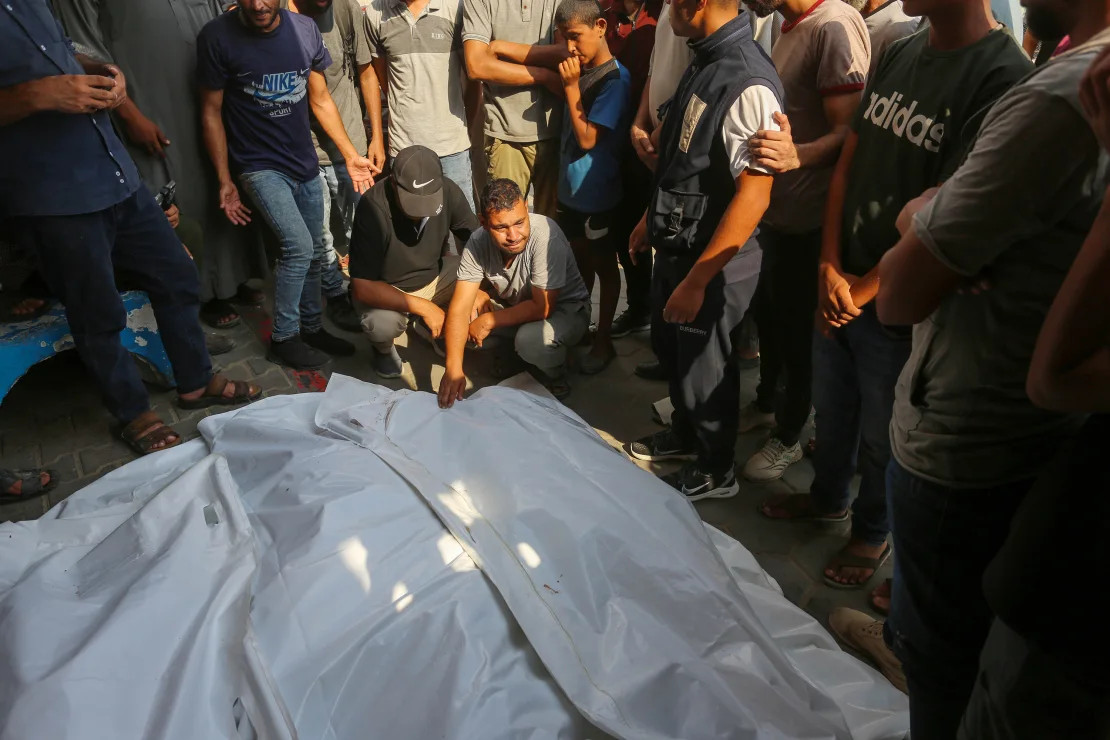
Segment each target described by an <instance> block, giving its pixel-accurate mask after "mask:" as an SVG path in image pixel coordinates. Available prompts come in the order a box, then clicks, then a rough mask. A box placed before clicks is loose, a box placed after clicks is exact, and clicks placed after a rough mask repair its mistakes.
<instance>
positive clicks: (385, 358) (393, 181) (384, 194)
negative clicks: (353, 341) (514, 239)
mask: <svg viewBox="0 0 1110 740" xmlns="http://www.w3.org/2000/svg"><path fill="white" fill-rule="evenodd" d="M477 228H478V220H477V219H476V218H475V217H474V213H473V212H472V211H471V210H470V205H469V204H468V203H467V200H466V197H465V196H464V195H463V192H462V190H460V189H459V186H458V185H456V184H455V183H454V182H452V181H451V180H449V179H447V178H445V177H444V176H443V170H442V169H441V167H440V164H439V157H438V156H437V155H436V153H435V152H433V151H432V150H431V149H428V148H427V147H423V146H410V147H409V148H407V149H402V150H401V151H400V152H398V153H397V156H396V157H394V159H393V168H392V173H391V175H390V176H389V177H388V178H385V179H383V180H379V181H378V183H377V184H375V185H374V187H372V188H370V190H368V191H367V192H366V194H365V195H363V196H362V199H361V200H360V201H359V204H358V207H357V208H356V210H355V223H354V227H353V230H352V233H351V251H350V256H351V262H350V272H351V294H352V296H353V297H354V299H355V308H356V309H357V310H358V311H360V312H361V313H362V328H363V331H365V332H366V334H367V335H368V336H369V337H370V343H371V344H372V346H373V348H374V353H373V355H372V359H371V363H372V365H373V368H374V372H376V373H377V374H378V375H379V376H380V377H382V378H396V377H399V376H400V375H401V370H402V368H403V365H402V363H401V357H400V355H398V354H397V349H396V348H395V347H394V346H393V340H394V339H396V338H397V337H399V336H401V334H402V333H404V331H405V329H406V328H407V327H408V326H409V325H410V323H411V325H412V327H413V330H414V331H415V332H416V333H418V334H421V335H422V336H424V337H425V338H427V339H430V340H432V346H433V347H435V349H436V351H437V352H440V354H442V350H441V348H440V345H439V343H438V342H436V341H435V340H437V339H439V337H440V335H441V334H442V333H443V322H444V318H445V314H444V309H446V308H447V306H448V304H449V303H450V301H451V294H452V293H453V292H454V289H455V272H456V270H457V269H458V264H459V260H458V257H456V256H454V255H452V254H449V253H448V248H449V246H450V244H451V240H450V234H454V235H455V236H456V237H458V239H459V240H460V242H462V243H465V242H466V241H467V239H469V238H470V234H471V232H473V231H475V230H476V229H477Z"/></svg>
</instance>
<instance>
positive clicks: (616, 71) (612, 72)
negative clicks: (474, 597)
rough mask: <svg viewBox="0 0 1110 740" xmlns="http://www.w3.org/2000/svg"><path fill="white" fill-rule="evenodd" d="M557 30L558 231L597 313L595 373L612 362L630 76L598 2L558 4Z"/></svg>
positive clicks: (588, 368)
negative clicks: (562, 107)
mask: <svg viewBox="0 0 1110 740" xmlns="http://www.w3.org/2000/svg"><path fill="white" fill-rule="evenodd" d="M555 25H556V26H557V27H558V29H559V32H560V33H561V34H562V36H563V39H564V40H565V42H566V45H567V50H568V51H569V52H570V56H569V57H567V59H565V60H564V61H563V62H562V63H561V64H560V65H559V76H560V77H561V78H562V81H563V92H564V94H565V95H566V99H567V108H566V112H565V114H564V119H563V131H562V144H561V147H560V171H559V213H558V222H559V226H560V227H561V228H562V229H563V232H564V233H565V234H566V236H567V239H569V240H570V243H571V246H572V247H573V248H574V254H575V258H576V260H577V261H578V268H579V271H580V272H581V273H582V277H583V279H584V280H585V281H586V287H587V288H588V289H589V290H590V291H591V293H592V292H593V281H594V275H595V274H596V275H597V279H598V282H599V283H600V287H601V306H600V313H599V315H598V322H597V335H596V336H595V338H594V342H593V346H592V347H591V348H590V351H589V353H588V354H587V355H585V356H584V357H583V358H582V362H581V364H580V366H579V367H580V369H581V370H582V372H584V373H586V374H594V373H599V372H601V371H602V370H604V369H605V367H606V366H608V364H609V363H610V362H611V361H612V360H613V358H614V357H615V356H616V351H615V350H614V349H613V340H612V339H611V338H610V335H609V332H610V327H611V326H612V324H613V316H614V314H615V313H616V310H617V298H618V297H619V295H620V287H621V282H620V273H619V272H618V270H617V253H616V251H615V250H616V249H617V248H619V247H620V246H621V245H616V244H614V243H613V240H612V239H611V238H610V237H609V224H610V221H611V218H612V211H613V209H614V208H615V207H616V206H617V204H618V203H620V200H621V196H622V193H621V168H620V158H621V149H622V147H623V146H624V145H625V143H626V140H627V138H628V137H627V136H626V133H627V131H628V126H629V123H630V120H631V113H632V110H631V107H630V104H629V95H630V90H631V84H632V80H631V76H630V75H629V72H628V70H627V69H625V68H624V67H623V66H622V65H621V64H620V63H619V62H618V61H617V60H616V59H615V58H614V57H613V55H612V54H611V53H610V52H609V45H608V44H607V43H606V41H605V18H604V14H603V13H602V10H601V6H600V5H599V4H598V2H597V0H563V2H562V4H560V5H559V8H558V10H556V11H555Z"/></svg>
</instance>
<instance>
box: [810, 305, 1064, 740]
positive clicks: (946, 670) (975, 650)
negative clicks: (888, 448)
mask: <svg viewBox="0 0 1110 740" xmlns="http://www.w3.org/2000/svg"><path fill="white" fill-rule="evenodd" d="M857 320H858V319H857ZM818 444H820V442H818ZM1032 484H1033V481H1031V480H1026V481H1020V482H1018V483H1007V484H1004V485H999V486H993V487H991V488H976V489H967V488H952V487H949V486H944V485H941V484H939V483H933V482H931V481H927V480H925V479H923V478H920V477H918V476H916V475H914V474H913V473H911V472H910V471H908V470H906V469H905V468H903V467H902V466H901V465H899V464H898V462H897V461H895V460H891V462H890V466H889V467H888V468H887V475H886V495H887V508H888V510H889V512H890V517H891V523H892V524H893V535H894V551H895V553H896V557H895V560H894V584H893V589H892V592H891V605H890V617H889V618H888V619H887V621H886V624H885V625H884V627H883V638H884V639H885V641H886V643H887V644H888V645H889V646H890V647H891V649H892V650H893V651H894V654H895V655H897V656H898V658H899V659H900V660H901V661H902V667H903V669H904V670H905V672H906V683H907V686H908V688H909V694H910V734H911V736H912V737H913V740H940V739H942V738H943V740H952V738H955V737H956V731H957V728H958V727H959V726H960V718H961V717H962V716H963V714H964V710H965V708H966V707H967V704H968V700H969V699H970V697H971V693H972V689H973V687H974V686H975V679H976V676H977V674H978V671H979V654H980V653H981V652H982V650H983V645H984V643H985V642H986V639H987V634H988V632H989V631H990V628H991V622H992V621H993V618H994V615H993V614H992V613H991V609H990V606H988V604H987V599H986V596H985V595H984V593H983V583H982V582H983V572H984V571H985V570H986V567H987V564H988V563H990V561H991V560H992V559H993V558H994V556H995V554H996V553H997V552H998V549H999V548H1000V547H1001V546H1002V542H1003V541H1004V540H1005V539H1006V535H1007V534H1008V533H1009V530H1010V520H1011V519H1012V518H1013V516H1014V512H1015V511H1016V510H1017V507H1018V505H1019V504H1020V503H1021V500H1022V499H1023V498H1024V497H1025V494H1026V493H1028V491H1029V489H1030V487H1031V486H1032ZM1061 546H1066V543H1061ZM1030 585H1031V587H1032V586H1033V585H1034V584H1030Z"/></svg>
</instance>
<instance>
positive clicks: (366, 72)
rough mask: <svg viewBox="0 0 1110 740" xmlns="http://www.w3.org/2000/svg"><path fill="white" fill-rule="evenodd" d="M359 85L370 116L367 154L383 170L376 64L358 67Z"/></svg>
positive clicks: (380, 98) (379, 170)
mask: <svg viewBox="0 0 1110 740" xmlns="http://www.w3.org/2000/svg"><path fill="white" fill-rule="evenodd" d="M376 61H377V60H375V62H376ZM358 85H359V88H360V89H361V90H362V99H363V100H364V101H365V102H366V112H367V114H369V116H370V148H369V151H367V153H366V154H367V156H368V157H370V161H371V162H373V163H374V167H376V168H377V170H378V172H381V171H382V169H383V168H384V167H385V133H384V132H383V130H382V88H381V87H380V85H379V84H378V73H377V69H376V67H375V66H374V65H372V64H364V65H362V66H361V67H359V68H358Z"/></svg>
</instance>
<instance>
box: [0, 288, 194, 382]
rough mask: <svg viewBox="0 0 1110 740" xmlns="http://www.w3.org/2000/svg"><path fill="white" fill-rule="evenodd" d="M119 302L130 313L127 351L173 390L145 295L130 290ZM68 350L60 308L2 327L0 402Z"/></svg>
mask: <svg viewBox="0 0 1110 740" xmlns="http://www.w3.org/2000/svg"><path fill="white" fill-rule="evenodd" d="M120 298H122V299H123V307H124V310H126V311H127V327H126V328H125V329H124V330H123V331H122V332H120V341H121V342H122V343H123V346H124V348H125V349H126V350H127V351H128V352H130V353H131V354H134V355H138V356H139V357H142V358H143V359H145V360H146V361H147V362H148V363H149V364H150V366H151V368H152V369H153V370H154V371H155V372H156V373H157V374H158V375H160V376H161V377H160V380H161V381H162V382H163V383H164V384H165V385H166V386H169V387H172V386H173V385H174V380H173V368H172V367H171V366H170V358H169V357H167V356H166V348H165V347H164V346H163V345H162V337H160V336H159V335H158V325H157V323H155V320H154V311H153V309H152V308H151V306H150V301H149V300H148V299H147V297H146V293H143V292H142V291H138V290H131V291H128V292H126V293H121V294H120ZM67 349H73V336H72V335H71V334H70V333H69V323H68V322H67V321H66V315H65V309H64V308H62V306H61V305H60V304H58V305H55V306H54V307H53V308H52V309H51V310H50V311H48V312H47V313H45V314H43V315H42V316H40V317H38V318H37V319H34V320H32V321H17V322H13V323H10V324H0V402H3V400H4V398H5V396H7V395H8V391H10V390H11V389H12V387H13V386H14V385H15V384H16V381H18V380H19V379H20V378H21V377H23V376H24V375H25V374H26V373H27V371H28V370H30V369H31V368H32V367H33V366H35V365H36V364H38V363H40V362H42V361H43V360H46V359H49V358H50V357H53V356H54V355H56V354H58V353H59V352H64V351H65V350H67Z"/></svg>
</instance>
